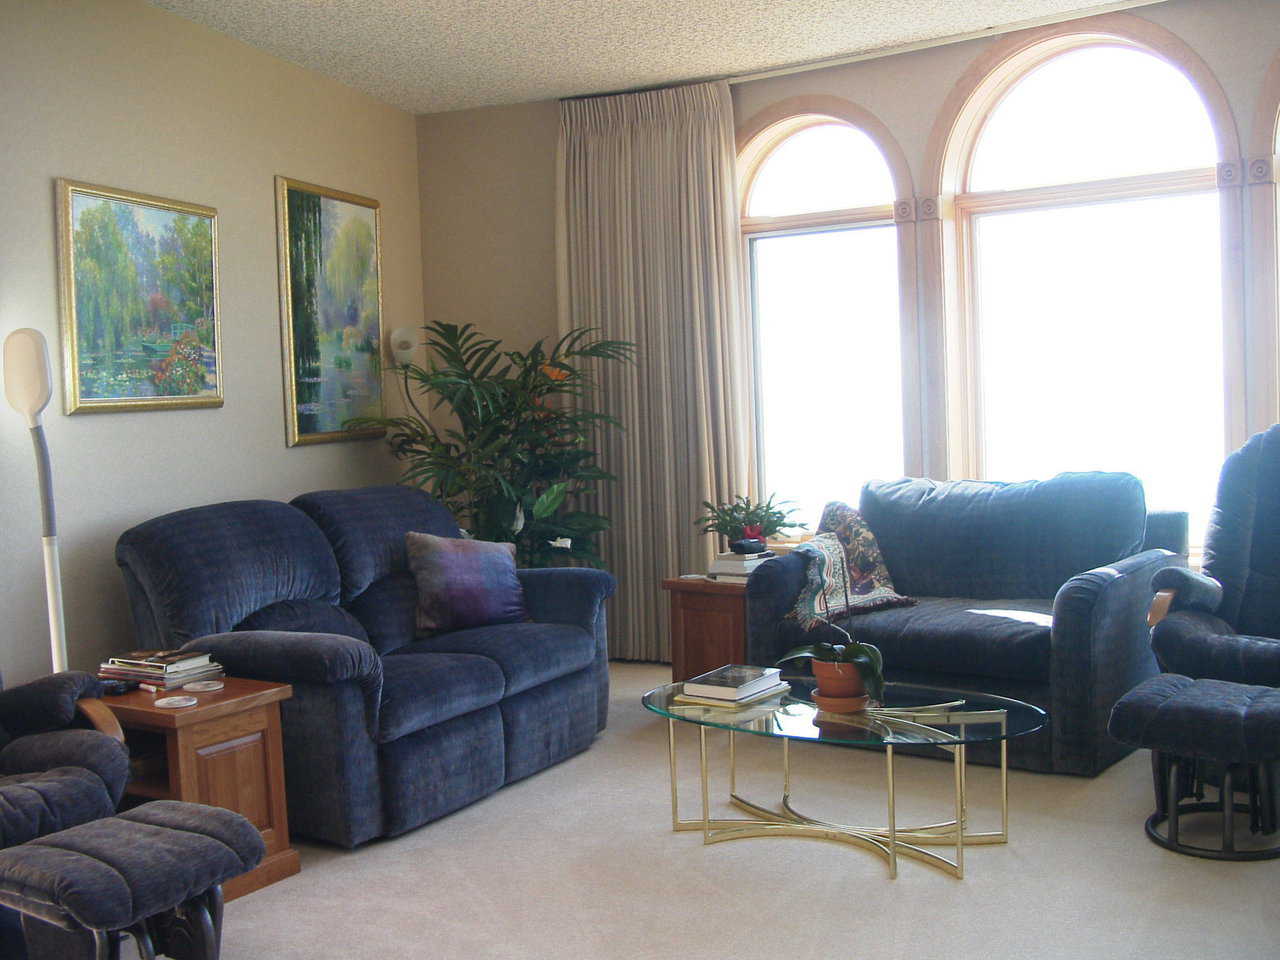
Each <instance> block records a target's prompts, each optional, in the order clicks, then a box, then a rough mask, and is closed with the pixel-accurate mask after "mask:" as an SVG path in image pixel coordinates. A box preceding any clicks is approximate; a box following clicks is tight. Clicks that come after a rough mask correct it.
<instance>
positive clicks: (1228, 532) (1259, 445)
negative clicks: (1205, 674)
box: [1204, 424, 1280, 637]
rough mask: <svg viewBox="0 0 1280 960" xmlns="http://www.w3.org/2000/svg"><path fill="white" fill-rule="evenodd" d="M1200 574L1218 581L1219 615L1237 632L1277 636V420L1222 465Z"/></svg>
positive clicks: (1279, 634)
mask: <svg viewBox="0 0 1280 960" xmlns="http://www.w3.org/2000/svg"><path fill="white" fill-rule="evenodd" d="M1204 572H1205V573H1207V574H1208V575H1209V576H1211V577H1213V578H1214V579H1215V580H1217V581H1219V582H1220V583H1221V584H1222V603H1221V604H1220V605H1219V607H1218V616H1220V617H1222V619H1224V620H1226V621H1227V622H1228V623H1229V624H1231V625H1232V626H1233V627H1235V629H1236V630H1237V631H1238V632H1239V633H1242V634H1249V635H1252V636H1262V637H1280V424H1277V425H1276V426H1273V427H1271V428H1270V429H1269V430H1267V431H1266V432H1264V433H1259V434H1255V435H1254V436H1253V437H1250V438H1249V440H1248V442H1247V443H1245V445H1244V446H1243V447H1241V448H1240V449H1239V450H1237V451H1235V452H1234V453H1232V454H1231V455H1230V456H1229V457H1227V461H1226V463H1224V464H1223V465H1222V473H1221V475H1220V477H1219V480H1218V500H1217V503H1215V504H1214V507H1213V512H1212V513H1211V514H1210V515H1209V531H1208V533H1207V534H1206V536H1205V544H1204Z"/></svg>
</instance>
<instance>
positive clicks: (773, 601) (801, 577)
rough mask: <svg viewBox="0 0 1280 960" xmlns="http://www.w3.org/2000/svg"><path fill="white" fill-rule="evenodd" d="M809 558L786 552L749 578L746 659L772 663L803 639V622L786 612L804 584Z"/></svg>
mask: <svg viewBox="0 0 1280 960" xmlns="http://www.w3.org/2000/svg"><path fill="white" fill-rule="evenodd" d="M809 560H810V555H809V554H807V553H803V552H801V551H793V552H791V553H786V554H783V555H782V556H780V557H777V558H775V559H773V560H770V561H768V562H767V563H762V564H761V565H760V566H758V567H757V568H756V569H755V570H753V571H752V572H751V576H750V577H748V578H747V650H746V653H747V656H746V660H747V663H749V664H754V665H756V666H760V667H771V666H773V665H774V663H775V662H777V659H778V658H779V657H780V656H782V655H783V654H784V653H786V652H787V650H788V649H790V648H791V647H793V646H795V644H796V643H799V642H800V641H799V640H798V639H796V638H797V636H798V634H799V632H800V626H799V624H798V623H797V622H796V621H794V620H789V619H787V615H788V614H789V613H790V612H791V610H792V609H793V608H794V607H795V605H796V598H797V597H799V596H800V590H801V589H802V588H803V587H804V581H805V573H806V571H807V570H808V568H809Z"/></svg>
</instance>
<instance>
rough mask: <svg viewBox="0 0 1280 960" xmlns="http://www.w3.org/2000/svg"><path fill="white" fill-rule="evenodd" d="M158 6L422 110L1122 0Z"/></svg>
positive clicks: (536, 0)
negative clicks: (1100, 1) (1091, 0)
mask: <svg viewBox="0 0 1280 960" xmlns="http://www.w3.org/2000/svg"><path fill="white" fill-rule="evenodd" d="M149 2H151V3H152V4H153V5H154V6H157V7H161V8H162V9H165V10H170V11H172V12H174V13H177V14H179V15H181V16H183V17H187V18H189V19H191V20H195V21H197V22H199V23H203V24H206V25H207V26H210V27H212V28H214V29H215V30H219V31H221V32H223V33H227V34H230V35H231V36H233V37H237V38H239V39H240V40H243V41H245V42H246V43H250V44H252V45H253V46H255V47H260V48H261V49H263V50H266V51H268V52H269V53H272V54H275V55H276V56H279V57H283V58H284V59H286V60H291V61H293V62H295V63H299V64H302V65H303V66H306V67H310V68H312V69H314V70H317V71H319V72H320V73H323V74H327V75H328V76H331V77H333V78H335V79H337V80H341V81H343V82H345V83H347V84H350V85H351V86H353V87H355V88H357V89H359V90H363V91H365V92H366V93H369V94H372V95H373V96H375V97H377V98H379V99H381V100H385V101H386V102H388V103H392V104H394V105H396V106H398V107H401V108H403V109H405V110H408V111H411V112H413V113H435V112H438V111H443V110H458V109H462V108H464V107H478V106H487V105H490V104H501V103H521V102H527V101H531V100H546V99H551V98H555V97H565V96H575V95H581V94H590V93H602V92H608V91H615V90H625V89H630V88H634V87H644V86H652V85H656V84H663V83H672V82H675V81H680V80H693V79H699V78H705V77H714V76H724V75H732V74H741V73H748V72H753V71H757V70H765V69H768V68H771V67H777V66H782V65H786V64H793V63H801V62H805V61H809V60H817V59H822V58H827V57H839V56H846V55H850V54H859V53H867V52H873V51H876V50H882V49H889V48H893V47H898V46H902V45H906V44H912V43H917V42H921V41H928V40H936V39H938V38H941V37H950V36H956V35H962V34H966V33H972V32H974V31H980V30H986V29H988V28H991V27H996V26H1003V25H1009V24H1020V23H1026V22H1027V21H1035V20H1047V19H1065V18H1066V16H1067V15H1069V14H1072V13H1077V12H1080V11H1087V10H1088V9H1090V8H1098V7H1115V6H1118V5H1119V4H1116V3H1099V2H1090V0H612V2H605V0H149ZM1133 5H1136V4H1133Z"/></svg>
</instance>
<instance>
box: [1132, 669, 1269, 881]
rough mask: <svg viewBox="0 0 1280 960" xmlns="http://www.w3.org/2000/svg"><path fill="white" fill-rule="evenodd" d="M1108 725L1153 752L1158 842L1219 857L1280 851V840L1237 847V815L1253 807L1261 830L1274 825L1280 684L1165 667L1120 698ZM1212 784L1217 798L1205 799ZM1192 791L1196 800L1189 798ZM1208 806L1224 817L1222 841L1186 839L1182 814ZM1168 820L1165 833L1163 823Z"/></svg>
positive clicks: (1254, 826)
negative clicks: (1242, 795)
mask: <svg viewBox="0 0 1280 960" xmlns="http://www.w3.org/2000/svg"><path fill="white" fill-rule="evenodd" d="M1108 730H1109V731H1110V733H1111V736H1113V737H1115V738H1116V739H1117V740H1119V741H1120V742H1121V743H1125V744H1128V745H1129V746H1132V747H1146V748H1147V749H1149V750H1150V751H1151V772H1152V777H1153V779H1154V781H1155V792H1156V810H1155V813H1153V814H1152V815H1151V816H1150V817H1148V818H1147V827H1146V829H1147V836H1148V837H1150V838H1151V839H1152V840H1153V841H1154V842H1155V843H1158V844H1159V845H1160V846H1162V847H1166V848H1168V849H1170V850H1175V851H1177V852H1178V853H1185V854H1189V855H1190V856H1195V857H1209V858H1211V859H1215V860H1269V859H1272V858H1274V857H1280V845H1277V846H1273V847H1269V848H1266V849H1247V850H1237V849H1236V842H1235V816H1234V815H1235V814H1236V813H1247V814H1249V826H1250V830H1251V831H1252V832H1253V833H1255V834H1264V835H1265V834H1273V833H1275V832H1276V826H1277V824H1276V795H1277V786H1278V782H1277V768H1278V767H1280V763H1278V762H1277V761H1280V689H1276V688H1275V687H1256V686H1251V685H1249V684H1244V683H1230V682H1227V681H1225V680H1193V679H1191V678H1190V677H1184V676H1180V675H1178V674H1174V673H1165V674H1161V675H1160V676H1158V677H1152V678H1151V679H1149V680H1146V681H1144V682H1143V683H1141V684H1139V685H1138V686H1137V687H1134V689H1132V690H1130V691H1129V692H1128V693H1127V694H1125V695H1124V696H1123V697H1121V698H1120V700H1119V702H1117V703H1116V705H1115V707H1114V708H1113V709H1112V711H1111V720H1110V723H1109V724H1108ZM1206 785H1213V786H1216V787H1217V788H1218V799H1217V801H1216V802H1213V803H1206V802H1204V790H1205V786H1206ZM1237 791H1247V793H1248V802H1247V803H1237V802H1236V799H1235V795H1236V792H1237ZM1189 797H1194V799H1195V802H1191V803H1184V802H1183V801H1184V800H1185V799H1187V798H1189ZM1208 812H1214V813H1217V814H1218V815H1219V816H1220V817H1221V818H1222V844H1221V846H1220V847H1201V846H1193V845H1191V844H1187V843H1183V842H1182V841H1181V839H1180V838H1179V822H1178V821H1179V818H1180V817H1181V816H1183V815H1185V814H1189V813H1208ZM1166 820H1167V821H1168V824H1169V825H1168V829H1167V830H1166V832H1165V833H1164V834H1161V833H1160V832H1159V831H1158V829H1157V828H1158V827H1159V826H1160V825H1161V824H1162V823H1164V822H1165V821H1166Z"/></svg>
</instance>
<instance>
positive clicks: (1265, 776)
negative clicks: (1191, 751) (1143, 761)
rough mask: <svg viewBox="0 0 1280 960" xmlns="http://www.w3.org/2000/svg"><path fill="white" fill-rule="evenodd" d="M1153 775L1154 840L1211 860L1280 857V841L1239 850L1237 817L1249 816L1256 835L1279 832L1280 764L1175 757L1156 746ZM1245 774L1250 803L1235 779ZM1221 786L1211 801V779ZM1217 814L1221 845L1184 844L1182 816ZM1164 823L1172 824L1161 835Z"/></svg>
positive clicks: (1149, 830)
mask: <svg viewBox="0 0 1280 960" xmlns="http://www.w3.org/2000/svg"><path fill="white" fill-rule="evenodd" d="M1151 773H1152V779H1153V781H1154V783H1155V792H1156V812H1155V813H1153V814H1151V816H1149V817H1148V818H1147V823H1146V830H1147V837H1148V838H1149V839H1150V840H1151V842H1152V843H1155V844H1158V845H1159V846H1162V847H1164V848H1165V849H1166V850H1172V851H1174V852H1175V853H1181V854H1185V855H1186V856H1189V857H1204V858H1206V859H1209V860H1235V861H1245V860H1274V859H1276V858H1277V857H1280V845H1276V846H1273V847H1266V848H1251V849H1246V850H1239V849H1237V848H1236V834H1235V815H1236V814H1237V813H1245V814H1248V815H1249V828H1250V830H1251V831H1252V832H1253V833H1254V834H1262V835H1264V836H1266V835H1271V834H1274V833H1276V832H1277V809H1276V793H1277V791H1276V764H1275V763H1274V762H1266V763H1255V764H1247V765H1240V764H1230V763H1225V764H1214V763H1211V762H1207V761H1198V760H1194V759H1189V758H1182V757H1175V756H1170V755H1169V754H1165V753H1161V752H1159V751H1157V750H1153V751H1151ZM1237 777H1240V778H1241V779H1242V780H1243V781H1246V791H1247V795H1248V802H1247V803H1237V802H1236V799H1235V796H1236V789H1235V783H1236V778H1237ZM1215 781H1216V783H1217V785H1218V800H1217V802H1216V803H1215V802H1206V801H1205V800H1204V799H1203V798H1204V788H1205V784H1206V783H1213V782H1215ZM1184 797H1195V798H1196V800H1195V802H1192V803H1186V802H1183V798H1184ZM1202 813H1213V814H1217V815H1218V817H1219V818H1220V820H1221V824H1220V829H1221V837H1222V840H1221V845H1220V846H1218V847H1199V846H1195V845H1194V844H1190V843H1183V842H1182V839H1181V823H1180V821H1181V819H1182V818H1183V817H1184V816H1187V815H1188V814H1202ZM1162 823H1167V824H1168V826H1167V827H1166V829H1165V832H1164V833H1163V834H1162V833H1160V831H1159V830H1158V829H1157V828H1158V827H1159V826H1160V825H1161V824H1162Z"/></svg>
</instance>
